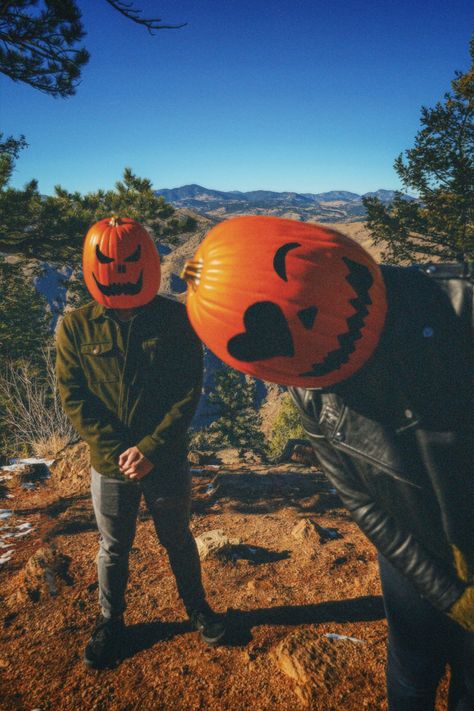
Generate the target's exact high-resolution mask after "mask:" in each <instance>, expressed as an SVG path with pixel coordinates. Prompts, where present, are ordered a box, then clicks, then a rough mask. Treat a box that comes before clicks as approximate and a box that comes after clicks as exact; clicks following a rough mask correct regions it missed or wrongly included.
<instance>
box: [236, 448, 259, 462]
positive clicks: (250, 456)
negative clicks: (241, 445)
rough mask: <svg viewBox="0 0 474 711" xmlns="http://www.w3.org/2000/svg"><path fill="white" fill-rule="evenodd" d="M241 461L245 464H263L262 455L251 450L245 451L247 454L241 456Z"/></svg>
mask: <svg viewBox="0 0 474 711" xmlns="http://www.w3.org/2000/svg"><path fill="white" fill-rule="evenodd" d="M241 459H242V460H243V461H244V462H245V464H261V463H262V455H261V454H258V452H254V451H253V450H251V449H248V450H245V452H243V453H242V455H241Z"/></svg>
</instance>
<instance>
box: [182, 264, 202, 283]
mask: <svg viewBox="0 0 474 711" xmlns="http://www.w3.org/2000/svg"><path fill="white" fill-rule="evenodd" d="M201 274H202V259H196V260H194V259H188V261H187V262H186V263H185V265H184V268H183V271H182V272H181V279H184V281H185V282H186V283H187V284H189V285H190V286H192V287H193V289H197V287H198V286H199V282H200V281H201Z"/></svg>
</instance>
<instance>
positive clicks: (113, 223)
mask: <svg viewBox="0 0 474 711" xmlns="http://www.w3.org/2000/svg"><path fill="white" fill-rule="evenodd" d="M120 224H121V219H120V217H119V216H118V215H113V216H112V217H111V218H110V221H109V225H110V226H111V227H117V225H120Z"/></svg>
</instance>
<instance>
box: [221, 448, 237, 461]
mask: <svg viewBox="0 0 474 711" xmlns="http://www.w3.org/2000/svg"><path fill="white" fill-rule="evenodd" d="M216 457H217V460H218V461H219V462H220V463H221V464H241V462H242V457H241V454H240V450H238V449H235V448H229V449H221V450H219V451H218V452H216Z"/></svg>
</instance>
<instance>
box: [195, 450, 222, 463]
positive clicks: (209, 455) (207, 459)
mask: <svg viewBox="0 0 474 711" xmlns="http://www.w3.org/2000/svg"><path fill="white" fill-rule="evenodd" d="M216 461H217V460H216V455H215V453H214V452H212V451H210V450H209V451H208V450H206V451H203V450H199V449H192V450H190V451H189V452H188V462H189V464H212V463H213V462H216Z"/></svg>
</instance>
